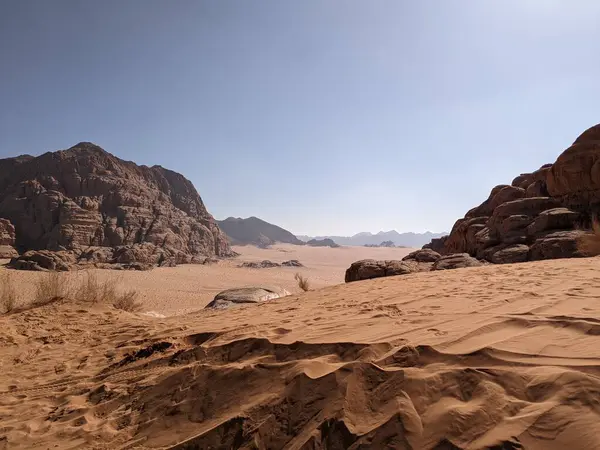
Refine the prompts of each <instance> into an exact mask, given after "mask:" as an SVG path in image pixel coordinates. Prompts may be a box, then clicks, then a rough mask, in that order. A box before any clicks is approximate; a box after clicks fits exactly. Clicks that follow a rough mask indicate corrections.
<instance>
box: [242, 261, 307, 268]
mask: <svg viewBox="0 0 600 450" xmlns="http://www.w3.org/2000/svg"><path fill="white" fill-rule="evenodd" d="M238 267H244V268H246V269H270V268H273V267H304V265H302V263H301V262H300V261H298V260H297V259H290V260H289V261H283V262H282V263H281V264H280V263H276V262H273V261H269V260H268V259H265V260H263V261H247V262H243V263H242V264H240V265H239V266H238Z"/></svg>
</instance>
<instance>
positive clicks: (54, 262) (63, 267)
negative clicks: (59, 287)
mask: <svg viewBox="0 0 600 450" xmlns="http://www.w3.org/2000/svg"><path fill="white" fill-rule="evenodd" d="M75 262H76V261H75V256H74V255H73V254H72V253H70V252H65V251H60V252H51V251H48V250H29V251H27V252H25V253H23V254H22V255H21V256H19V257H17V258H13V259H12V260H11V261H10V266H11V267H13V268H15V269H19V270H38V271H49V270H51V271H61V272H64V271H69V270H71V267H72V266H73V264H75Z"/></svg>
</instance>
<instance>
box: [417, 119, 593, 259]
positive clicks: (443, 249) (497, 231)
mask: <svg viewBox="0 0 600 450" xmlns="http://www.w3.org/2000/svg"><path fill="white" fill-rule="evenodd" d="M599 212H600V125H597V126H595V127H592V128H590V129H589V130H587V131H585V132H584V133H583V134H582V135H581V136H579V137H578V138H577V139H576V140H575V142H574V143H573V145H572V146H571V147H569V148H568V149H567V150H565V151H564V152H563V153H562V154H561V155H560V156H559V157H558V159H557V160H556V162H555V163H553V164H545V165H543V166H542V167H540V168H539V169H538V170H536V171H534V172H531V173H523V174H521V175H519V176H517V177H516V178H515V179H514V180H513V181H512V183H511V184H510V185H499V186H496V187H495V188H494V189H492V191H491V192H490V195H489V196H488V199H487V200H485V201H484V202H483V203H482V204H481V205H479V206H477V207H475V208H473V209H471V210H470V211H468V212H467V213H466V214H465V217H464V218H462V219H459V220H457V221H456V223H455V224H454V227H453V228H452V231H451V232H450V234H449V235H448V236H447V237H446V238H445V239H439V240H435V242H434V241H432V242H431V243H430V244H428V245H426V246H424V247H423V248H429V249H433V250H435V251H437V252H439V253H441V254H452V253H467V254H469V255H470V256H472V257H477V258H480V259H485V260H487V261H490V262H493V263H497V264H502V263H512V262H523V261H535V260H539V259H549V258H570V257H577V256H583V255H582V253H581V252H579V251H578V250H577V237H578V236H581V233H582V232H580V231H577V229H578V228H580V227H581V225H582V224H585V223H589V221H590V218H591V217H593V216H594V215H597V214H598V213H599Z"/></svg>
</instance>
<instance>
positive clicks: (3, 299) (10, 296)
mask: <svg viewBox="0 0 600 450" xmlns="http://www.w3.org/2000/svg"><path fill="white" fill-rule="evenodd" d="M16 304H17V290H16V289H15V285H14V284H13V282H12V278H11V277H10V274H9V273H8V272H4V273H3V274H2V279H1V280H0V306H1V307H2V312H4V313H9V312H11V311H12V310H13V309H15V305H16Z"/></svg>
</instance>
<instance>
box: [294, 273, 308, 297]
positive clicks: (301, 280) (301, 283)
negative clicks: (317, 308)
mask: <svg viewBox="0 0 600 450" xmlns="http://www.w3.org/2000/svg"><path fill="white" fill-rule="evenodd" d="M294 279H295V280H296V281H297V282H298V287H299V288H300V289H302V290H303V291H304V292H306V291H308V290H309V289H310V283H309V282H308V278H306V277H303V276H302V275H300V274H299V273H296V275H294Z"/></svg>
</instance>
